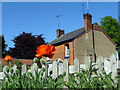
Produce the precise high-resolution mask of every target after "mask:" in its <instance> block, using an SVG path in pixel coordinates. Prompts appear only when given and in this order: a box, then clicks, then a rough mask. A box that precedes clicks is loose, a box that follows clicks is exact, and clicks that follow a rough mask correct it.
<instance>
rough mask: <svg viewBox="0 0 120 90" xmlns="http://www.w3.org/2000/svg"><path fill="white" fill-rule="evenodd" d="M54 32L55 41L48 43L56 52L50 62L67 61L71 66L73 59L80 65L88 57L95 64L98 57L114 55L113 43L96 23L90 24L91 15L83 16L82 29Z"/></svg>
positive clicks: (114, 47)
mask: <svg viewBox="0 0 120 90" xmlns="http://www.w3.org/2000/svg"><path fill="white" fill-rule="evenodd" d="M56 32H57V35H56V36H57V37H56V39H55V40H53V41H52V42H50V43H49V45H54V46H55V48H56V50H57V52H56V53H55V55H54V56H53V58H51V60H56V59H58V58H61V59H63V60H64V59H67V60H68V61H69V64H70V65H73V64H74V61H73V60H74V59H75V58H77V59H79V60H80V64H85V60H86V57H87V56H89V55H91V58H92V62H96V58H97V57H98V56H103V57H104V58H109V57H110V56H111V55H112V54H114V55H116V46H115V43H114V42H113V40H112V39H111V38H110V37H109V36H108V35H107V34H106V33H105V32H104V30H103V29H102V28H101V27H100V26H99V25H98V24H97V23H94V24H92V15H91V14H89V13H86V14H84V27H83V28H80V29H78V30H75V31H72V32H70V33H67V34H65V33H64V32H65V31H64V30H61V29H57V31H56Z"/></svg>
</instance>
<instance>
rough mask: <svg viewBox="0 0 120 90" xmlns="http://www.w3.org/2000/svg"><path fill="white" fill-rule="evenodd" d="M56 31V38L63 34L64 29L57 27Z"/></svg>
mask: <svg viewBox="0 0 120 90" xmlns="http://www.w3.org/2000/svg"><path fill="white" fill-rule="evenodd" d="M56 32H57V38H59V37H60V36H61V35H63V34H64V30H61V29H57V30H56Z"/></svg>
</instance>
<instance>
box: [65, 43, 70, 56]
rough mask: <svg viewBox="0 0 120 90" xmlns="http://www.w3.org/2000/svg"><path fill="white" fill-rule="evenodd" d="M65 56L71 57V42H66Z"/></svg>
mask: <svg viewBox="0 0 120 90" xmlns="http://www.w3.org/2000/svg"><path fill="white" fill-rule="evenodd" d="M65 57H69V44H65Z"/></svg>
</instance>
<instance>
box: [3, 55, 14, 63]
mask: <svg viewBox="0 0 120 90" xmlns="http://www.w3.org/2000/svg"><path fill="white" fill-rule="evenodd" d="M3 60H4V61H7V62H8V61H9V60H10V61H11V60H13V59H12V57H11V56H10V55H6V57H5V58H4V59H3Z"/></svg>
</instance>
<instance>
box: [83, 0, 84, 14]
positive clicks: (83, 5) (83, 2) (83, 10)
mask: <svg viewBox="0 0 120 90" xmlns="http://www.w3.org/2000/svg"><path fill="white" fill-rule="evenodd" d="M83 14H84V0H83Z"/></svg>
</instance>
